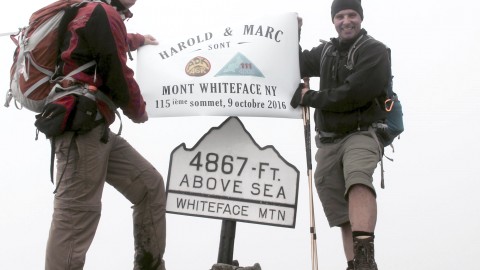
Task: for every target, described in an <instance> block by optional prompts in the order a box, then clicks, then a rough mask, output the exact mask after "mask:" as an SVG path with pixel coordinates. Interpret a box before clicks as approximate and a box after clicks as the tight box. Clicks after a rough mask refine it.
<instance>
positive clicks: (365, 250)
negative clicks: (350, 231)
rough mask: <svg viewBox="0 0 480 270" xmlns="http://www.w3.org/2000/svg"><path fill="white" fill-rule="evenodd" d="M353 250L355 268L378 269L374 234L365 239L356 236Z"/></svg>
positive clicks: (358, 269)
mask: <svg viewBox="0 0 480 270" xmlns="http://www.w3.org/2000/svg"><path fill="white" fill-rule="evenodd" d="M353 251H354V253H355V258H354V259H353V269H354V270H378V268H377V264H376V263H375V253H374V246H373V236H370V237H368V238H364V239H359V238H354V239H353Z"/></svg>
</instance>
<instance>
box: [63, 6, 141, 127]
mask: <svg viewBox="0 0 480 270" xmlns="http://www.w3.org/2000/svg"><path fill="white" fill-rule="evenodd" d="M144 41H145V39H144V37H143V36H142V35H140V34H127V32H126V28H125V24H124V22H123V19H122V17H121V16H120V14H119V13H118V12H117V10H116V9H115V8H114V7H112V6H110V5H108V4H105V3H103V2H102V3H100V2H93V3H88V4H86V5H85V6H83V7H81V8H80V9H79V10H78V13H77V15H76V17H75V18H74V19H73V20H72V21H71V22H70V23H69V24H68V27H67V33H66V36H65V39H64V41H63V44H62V46H61V48H60V51H61V55H60V60H61V63H60V68H61V69H60V70H61V72H62V73H63V74H68V73H69V72H70V71H72V70H74V69H76V68H77V67H79V66H81V65H83V64H85V63H88V62H90V61H91V60H95V61H96V65H95V66H93V67H91V68H89V69H87V70H85V71H83V72H80V73H78V74H76V75H74V76H73V77H74V79H76V80H77V81H80V82H83V83H87V84H90V85H94V86H96V87H97V88H98V89H99V90H100V91H102V92H103V93H105V94H106V95H107V96H109V97H110V98H111V100H112V101H113V102H114V103H115V104H116V105H117V106H118V107H119V108H121V109H122V111H123V114H124V115H126V116H127V117H128V118H130V119H133V120H135V119H139V118H140V117H142V116H143V114H144V113H145V101H144V99H143V97H142V94H141V92H140V88H139V86H138V84H137V82H136V81H135V79H134V77H133V74H134V72H133V70H132V69H130V68H129V67H128V66H127V52H128V51H129V50H136V49H137V48H139V47H140V46H142V45H143V44H144ZM98 104H99V106H98V107H99V111H100V112H101V114H102V115H103V116H104V117H105V120H106V122H107V124H108V125H110V124H111V123H113V121H114V120H115V114H114V112H113V111H111V110H110V109H109V108H108V106H107V105H106V104H104V103H102V102H98Z"/></svg>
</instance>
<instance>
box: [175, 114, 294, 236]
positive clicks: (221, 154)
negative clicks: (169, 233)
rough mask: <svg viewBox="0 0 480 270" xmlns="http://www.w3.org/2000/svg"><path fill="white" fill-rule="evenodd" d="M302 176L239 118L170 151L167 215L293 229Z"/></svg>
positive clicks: (231, 119) (231, 118) (228, 121)
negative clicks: (260, 143)
mask: <svg viewBox="0 0 480 270" xmlns="http://www.w3.org/2000/svg"><path fill="white" fill-rule="evenodd" d="M298 181H299V172H298V170H297V168H295V167H294V166H293V165H291V164H290V163H288V162H287V161H286V160H285V159H284V158H282V157H281V156H280V154H279V153H278V152H277V151H276V150H275V148H274V147H273V146H266V147H263V148H261V147H259V146H258V144H257V143H256V142H255V141H254V140H253V138H252V136H251V135H250V134H249V133H248V131H247V130H246V129H245V127H244V126H243V124H242V123H241V121H240V120H239V119H238V118H237V117H229V118H228V119H227V120H226V121H225V122H223V123H222V124H221V125H220V126H219V127H216V128H212V129H210V131H209V132H207V133H206V134H205V135H204V136H203V137H202V138H201V139H200V141H199V142H198V143H197V144H196V145H195V146H194V147H193V148H192V149H187V148H186V147H185V144H181V145H180V146H178V147H177V148H175V149H174V150H173V151H172V154H171V158H170V168H169V173H168V182H167V212H169V213H176V214H185V215H193V216H201V217H209V218H218V219H230V220H237V221H244V222H252V223H260V224H268V225H274V226H281V227H290V228H293V227H295V218H296V209H297V196H298Z"/></svg>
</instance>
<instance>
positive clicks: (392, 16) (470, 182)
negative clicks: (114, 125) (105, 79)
mask: <svg viewBox="0 0 480 270" xmlns="http://www.w3.org/2000/svg"><path fill="white" fill-rule="evenodd" d="M294 2H295V3H294ZM47 3H49V1H46V0H25V1H10V2H9V4H8V7H7V6H5V7H4V15H3V16H1V17H0V33H4V32H11V31H15V30H16V29H17V28H18V27H21V26H24V25H25V23H26V22H27V21H28V17H29V15H30V13H31V12H33V11H34V10H36V9H37V8H39V7H41V6H43V5H44V4H47ZM330 3H331V2H330V1H273V0H265V1H253V0H244V1H225V0H223V1H221V0H214V1H194V0H180V1H170V2H166V1H146V0H140V1H138V3H137V4H136V6H134V7H133V9H132V11H133V13H134V17H133V18H132V19H131V20H129V21H128V22H127V28H128V29H129V30H130V31H131V32H140V33H145V34H147V33H148V34H152V35H154V36H156V37H157V38H158V39H159V40H160V41H162V40H168V39H169V38H172V37H175V36H183V35H184V34H182V33H191V32H195V31H196V30H201V29H202V28H204V27H208V26H212V25H215V23H216V22H225V21H229V20H232V21H241V20H242V19H243V18H252V17H258V16H262V15H265V14H275V13H278V12H283V11H291V12H298V14H299V15H300V16H301V17H303V19H304V27H303V29H302V39H301V44H302V46H303V47H304V48H311V47H314V46H316V45H318V40H319V39H328V38H329V37H333V36H335V34H336V33H335V31H334V27H333V25H332V23H331V18H330ZM363 8H364V15H365V19H364V22H363V27H364V28H366V29H367V31H368V32H369V34H371V35H372V36H374V37H375V38H377V39H379V40H381V41H382V42H384V43H385V44H387V45H388V46H389V47H391V49H392V58H393V72H394V75H395V79H394V87H395V90H396V91H397V93H398V94H399V96H400V99H401V100H402V104H403V108H404V113H405V118H404V121H405V127H406V131H405V133H404V134H402V137H401V139H400V140H398V141H397V142H395V153H391V150H390V149H387V155H389V156H391V157H393V158H394V160H395V161H394V162H389V161H385V170H386V173H385V181H386V189H384V190H381V189H380V184H379V177H378V174H377V175H375V186H376V187H377V188H378V191H377V193H378V207H379V216H378V223H377V229H376V258H377V263H378V265H379V267H380V269H388V270H405V269H435V270H451V269H475V268H476V266H475V265H478V258H479V256H480V236H479V234H478V230H479V228H480V218H479V213H478V208H479V205H480V196H478V189H479V187H480V183H479V180H480V176H479V175H478V167H479V165H480V157H479V155H478V153H479V152H480V144H479V142H478V137H479V136H480V128H479V127H478V124H479V123H480V109H479V107H478V105H477V102H478V100H479V99H480V76H479V72H480V69H479V68H478V63H479V62H480V53H478V42H479V41H480V30H479V29H478V22H477V17H478V14H477V13H478V9H479V8H480V2H478V1H474V0H459V1H455V2H444V1H434V0H424V1H414V0H405V1H384V0H364V1H363ZM13 49H14V46H13V43H12V42H11V41H10V39H9V38H8V37H0V59H1V62H2V63H3V64H2V65H1V66H0V74H3V75H1V76H0V85H1V86H3V87H0V89H4V90H5V92H6V91H7V89H8V87H9V86H8V84H9V75H8V74H9V68H10V65H11V57H12V54H13ZM277 61H278V64H281V56H279V57H278V59H277ZM130 64H131V66H132V68H135V66H136V62H130ZM276 64H277V63H276ZM317 88H318V87H317ZM2 104H3V101H2ZM312 112H313V110H312ZM225 119H226V117H185V118H162V119H159V118H156V119H150V120H149V121H148V122H147V123H145V124H142V125H136V124H132V123H131V122H130V121H129V120H128V119H126V117H125V118H124V122H123V123H124V131H123V137H124V138H126V139H127V140H128V141H129V142H130V143H131V144H133V145H134V146H135V147H136V148H137V150H139V151H140V152H141V153H142V154H143V155H144V156H145V157H146V158H147V159H149V160H150V161H151V162H152V163H153V164H154V165H155V166H156V167H157V169H158V170H159V171H160V172H161V173H162V175H163V176H164V178H165V181H166V178H167V173H168V166H169V158H170V153H171V151H172V150H173V149H174V148H175V147H177V146H178V145H180V144H181V143H185V144H186V145H187V147H192V146H193V145H194V144H195V143H196V142H197V141H198V140H199V139H200V138H201V137H202V135H203V134H204V133H206V132H207V131H208V130H209V129H210V128H211V127H215V126H218V125H220V124H221V123H222V122H223V121H224V120H225ZM240 119H241V121H242V122H243V123H244V125H245V127H246V129H247V130H248V131H249V132H250V133H251V135H252V137H253V138H254V139H255V140H256V142H257V143H258V144H259V145H260V146H266V145H273V146H274V147H275V148H276V149H277V150H278V152H279V153H280V154H281V155H282V156H283V157H284V158H285V159H286V160H287V161H289V162H290V163H292V164H293V165H295V166H296V167H297V168H298V170H299V171H300V190H299V201H298V209H297V222H296V228H295V229H289V228H281V227H273V226H267V225H255V224H248V223H241V222H238V224H237V234H236V242H235V252H234V258H235V259H238V260H239V261H240V264H241V265H244V266H248V265H250V266H251V265H253V264H254V263H255V262H258V263H260V265H261V266H262V269H265V270H273V269H285V270H290V269H310V234H309V214H308V200H307V199H308V185H307V177H306V166H305V151H304V149H305V148H304V139H303V123H302V121H301V120H298V119H272V118H268V119H267V118H240ZM33 122H34V113H32V112H30V111H27V110H22V111H19V110H16V109H15V108H14V107H11V108H8V109H7V108H5V107H3V106H1V107H0V123H1V124H2V129H1V130H2V131H3V132H1V134H0V151H1V158H2V160H1V163H0V170H1V173H2V174H1V175H2V177H1V178H0V207H1V208H0V241H1V243H2V244H1V245H0V268H1V269H22V270H23V269H25V270H31V269H42V268H43V265H44V252H45V243H46V240H47V237H48V230H49V226H50V218H51V214H52V201H53V194H52V191H53V189H54V187H53V186H52V184H51V183H50V182H49V165H50V164H49V162H50V148H49V142H48V141H47V140H45V139H44V138H43V137H42V136H41V138H40V139H39V140H38V141H35V139H34V138H35V128H34V126H33ZM313 150H315V147H314V145H313ZM315 217H316V219H315V221H316V227H317V228H316V229H317V234H318V240H317V246H318V260H319V269H327V270H330V269H344V268H345V264H346V263H345V259H344V256H343V249H342V246H341V240H340V232H339V230H338V229H335V228H334V229H330V228H329V227H328V225H327V223H326V219H325V217H324V215H323V211H322V208H321V205H320V203H319V199H318V197H317V196H316V193H315ZM167 226H168V228H167V250H166V253H165V260H166V263H167V269H169V270H187V269H194V270H199V269H209V268H210V267H211V266H212V265H213V264H214V263H215V262H216V260H217V255H218V244H219V236H220V228H221V221H220V220H216V219H206V218H198V217H190V216H180V215H175V214H168V215H167ZM131 231H132V225H131V209H130V204H129V203H128V202H127V201H126V200H125V199H124V198H123V197H122V196H121V195H119V194H118V193H117V192H116V191H115V190H114V189H113V188H111V187H109V186H107V187H106V188H105V192H104V198H103V212H102V219H101V221H100V225H99V228H98V231H97V235H96V237H95V239H94V242H93V244H92V246H91V248H90V250H89V253H88V254H87V263H86V265H85V269H87V270H97V269H118V270H123V269H131V268H132V267H131V265H132V260H133V238H132V232H131ZM477 268H478V267H477Z"/></svg>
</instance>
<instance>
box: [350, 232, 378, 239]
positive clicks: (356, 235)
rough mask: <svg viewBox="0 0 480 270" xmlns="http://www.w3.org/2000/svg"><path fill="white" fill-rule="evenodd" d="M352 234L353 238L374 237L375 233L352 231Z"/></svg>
mask: <svg viewBox="0 0 480 270" xmlns="http://www.w3.org/2000/svg"><path fill="white" fill-rule="evenodd" d="M352 236H353V239H355V238H359V239H365V238H368V237H375V234H374V233H373V232H363V231H353V232H352Z"/></svg>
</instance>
